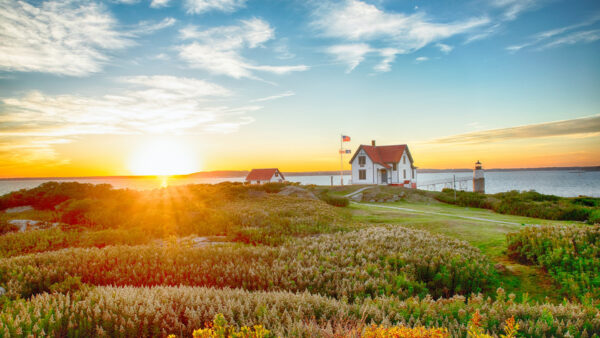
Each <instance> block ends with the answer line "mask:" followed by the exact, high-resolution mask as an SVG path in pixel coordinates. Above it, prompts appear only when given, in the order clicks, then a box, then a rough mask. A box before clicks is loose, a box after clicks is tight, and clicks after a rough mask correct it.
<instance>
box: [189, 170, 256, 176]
mask: <svg viewBox="0 0 600 338" xmlns="http://www.w3.org/2000/svg"><path fill="white" fill-rule="evenodd" d="M248 173H249V171H247V170H216V171H200V172H197V173H193V174H188V175H181V176H178V177H185V178H224V177H246V176H248Z"/></svg>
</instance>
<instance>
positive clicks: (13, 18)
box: [0, 0, 132, 76]
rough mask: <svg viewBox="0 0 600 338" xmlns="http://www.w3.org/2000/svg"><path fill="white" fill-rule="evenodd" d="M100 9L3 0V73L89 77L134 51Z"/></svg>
mask: <svg viewBox="0 0 600 338" xmlns="http://www.w3.org/2000/svg"><path fill="white" fill-rule="evenodd" d="M116 27H117V22H116V20H115V19H114V18H113V17H112V15H111V14H110V13H108V12H107V11H106V10H105V9H104V8H103V7H102V6H101V5H98V4H95V3H90V2H75V1H48V2H43V3H41V4H40V6H39V7H36V6H33V5H31V4H29V3H26V2H24V1H13V0H0V70H5V71H21V72H43V73H53V74H61V75H72V76H84V75H87V74H90V73H94V72H98V71H100V70H101V69H102V66H103V64H104V63H105V62H106V61H107V60H108V59H109V53H110V52H111V51H115V50H118V49H122V48H125V47H127V46H130V45H132V41H131V40H130V39H129V38H127V37H126V36H125V35H124V34H123V33H121V32H120V31H119V30H117V28H116Z"/></svg>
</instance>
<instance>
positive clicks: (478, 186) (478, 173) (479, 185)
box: [473, 161, 485, 194]
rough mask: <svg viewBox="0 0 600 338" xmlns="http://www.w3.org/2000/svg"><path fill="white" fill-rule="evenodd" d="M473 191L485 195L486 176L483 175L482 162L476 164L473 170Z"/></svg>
mask: <svg viewBox="0 0 600 338" xmlns="http://www.w3.org/2000/svg"><path fill="white" fill-rule="evenodd" d="M473 191H474V192H480V193H482V194H483V193H485V176H484V174H483V168H482V167H481V162H479V161H477V163H475V169H474V170H473Z"/></svg>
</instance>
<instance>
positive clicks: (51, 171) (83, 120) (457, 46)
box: [0, 0, 600, 177]
mask: <svg viewBox="0 0 600 338" xmlns="http://www.w3.org/2000/svg"><path fill="white" fill-rule="evenodd" d="M342 134H343V135H348V136H350V137H351V141H350V142H345V143H344V144H343V146H344V147H345V148H347V149H351V150H352V151H354V150H356V148H357V147H358V146H359V145H360V144H370V143H371V140H376V142H377V144H378V145H384V144H408V146H409V148H410V150H411V154H412V156H413V158H414V160H415V165H416V166H418V167H420V168H440V169H441V168H469V167H472V166H473V164H474V162H476V161H477V160H480V161H481V162H482V163H483V165H484V167H487V168H517V167H547V166H592V165H600V2H598V1H597V0H578V1H566V0H563V1H560V0H465V1H458V0H435V1H434V0H396V1H391V0H389V1H386V0H379V1H377V0H375V1H359V0H348V1H328V0H320V1H313V0H298V1H295V0H289V1H283V0H271V1H259V0H182V1H178V0H121V1H118V0H112V1H14V0H0V177H35V176H38V177H39V176H41V177H49V176H96V175H131V174H185V173H190V172H195V171H205V170H248V169H252V168H259V167H278V168H280V169H281V170H282V171H313V170H337V169H339V168H340V157H339V154H338V149H339V147H340V135H342ZM350 156H351V155H346V157H345V158H344V169H349V167H350V166H349V164H348V163H347V162H348V160H349V159H350Z"/></svg>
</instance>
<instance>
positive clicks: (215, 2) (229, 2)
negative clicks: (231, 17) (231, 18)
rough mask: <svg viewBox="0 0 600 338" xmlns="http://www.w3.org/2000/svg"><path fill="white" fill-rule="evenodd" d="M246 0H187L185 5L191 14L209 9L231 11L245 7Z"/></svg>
mask: <svg viewBox="0 0 600 338" xmlns="http://www.w3.org/2000/svg"><path fill="white" fill-rule="evenodd" d="M245 5H246V0H186V1H185V7H186V8H187V12H188V13H189V14H201V13H204V12H208V11H220V12H226V13H231V12H234V11H236V10H237V9H239V8H241V7H244V6H245Z"/></svg>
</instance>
